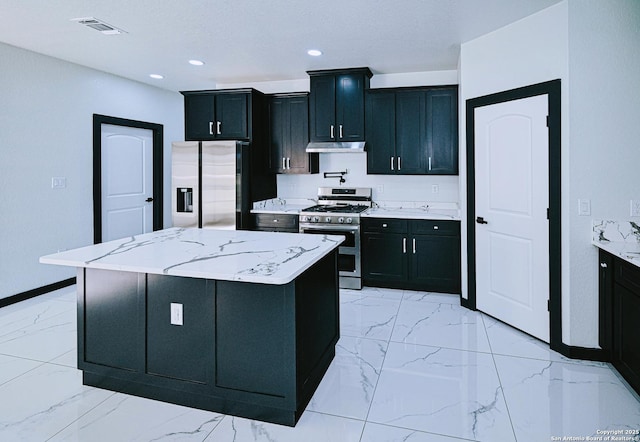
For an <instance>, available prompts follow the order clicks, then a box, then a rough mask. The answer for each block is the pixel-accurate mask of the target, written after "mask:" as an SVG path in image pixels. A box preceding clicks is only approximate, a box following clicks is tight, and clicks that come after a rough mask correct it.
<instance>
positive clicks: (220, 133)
mask: <svg viewBox="0 0 640 442" xmlns="http://www.w3.org/2000/svg"><path fill="white" fill-rule="evenodd" d="M216 134H217V135H222V132H220V122H219V121H216Z"/></svg>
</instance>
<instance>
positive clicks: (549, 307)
mask: <svg viewBox="0 0 640 442" xmlns="http://www.w3.org/2000/svg"><path fill="white" fill-rule="evenodd" d="M547 311H548V312H550V311H551V302H550V301H549V300H548V299H547Z"/></svg>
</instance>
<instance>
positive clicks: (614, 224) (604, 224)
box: [593, 220, 640, 243]
mask: <svg viewBox="0 0 640 442" xmlns="http://www.w3.org/2000/svg"><path fill="white" fill-rule="evenodd" d="M593 240H594V241H605V242H607V241H609V242H627V243H640V225H638V224H637V223H635V222H633V221H608V220H597V221H596V220H594V221H593Z"/></svg>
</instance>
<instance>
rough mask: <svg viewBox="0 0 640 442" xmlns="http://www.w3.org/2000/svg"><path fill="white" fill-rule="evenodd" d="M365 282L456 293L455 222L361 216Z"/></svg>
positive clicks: (457, 246)
mask: <svg viewBox="0 0 640 442" xmlns="http://www.w3.org/2000/svg"><path fill="white" fill-rule="evenodd" d="M362 228H363V242H362V243H363V245H362V256H363V259H362V261H363V264H362V266H363V275H364V282H365V284H366V285H372V286H382V287H393V288H406V289H415V290H428V291H435V292H444V293H460V280H461V274H460V223H459V222H458V221H431V220H403V219H393V218H366V217H365V218H363V219H362Z"/></svg>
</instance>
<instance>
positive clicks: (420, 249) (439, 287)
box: [409, 235, 460, 293]
mask: <svg viewBox="0 0 640 442" xmlns="http://www.w3.org/2000/svg"><path fill="white" fill-rule="evenodd" d="M409 247H410V257H411V258H410V259H411V272H410V279H411V281H412V283H414V284H416V285H419V286H420V287H421V288H422V289H423V290H429V291H434V292H444V293H460V239H459V237H456V236H444V235H442V236H440V235H414V236H413V237H412V238H411V244H410V246H409Z"/></svg>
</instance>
